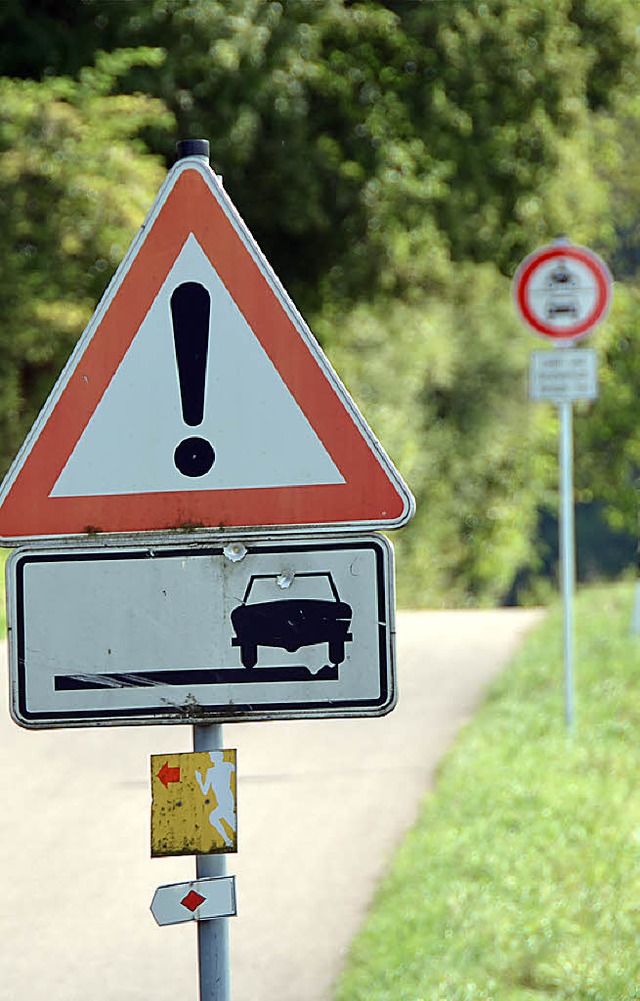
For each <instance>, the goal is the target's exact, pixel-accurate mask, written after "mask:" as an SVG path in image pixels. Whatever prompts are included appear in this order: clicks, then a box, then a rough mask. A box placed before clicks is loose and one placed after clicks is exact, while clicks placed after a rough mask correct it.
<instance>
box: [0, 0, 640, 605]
mask: <svg viewBox="0 0 640 1001" xmlns="http://www.w3.org/2000/svg"><path fill="white" fill-rule="evenodd" d="M636 24H637V18H636V16H635V13H634V5H633V4H632V3H631V2H630V0H629V2H627V0H535V2H533V3H528V4H514V3H510V2H507V0H485V2H474V0H460V2H456V3H415V2H413V0H387V2H386V3H383V2H377V0H362V2H349V0H316V2H309V0H288V2H286V3H284V2H283V3H278V2H272V0H83V2H82V3H80V4H78V3H72V2H71V0H46V2H45V0H34V3H32V4H30V5H29V11H28V12H26V11H25V10H24V8H23V5H21V4H20V3H18V2H17V0H13V2H8V3H6V4H5V5H4V6H3V7H2V9H0V39H2V40H3V41H2V42H0V73H1V74H3V78H2V79H1V80H0V87H1V88H2V94H3V102H2V107H1V108H0V196H1V202H2V206H1V207H0V212H2V221H3V223H4V226H5V233H6V234H8V237H9V238H8V240H7V241H6V243H5V244H4V246H3V248H2V249H1V250H0V254H2V256H3V261H2V263H3V270H4V273H5V274H7V275H9V276H10V291H9V294H8V295H7V296H6V297H5V301H4V303H3V305H2V307H0V309H1V310H2V319H3V324H2V327H1V328H0V330H1V333H0V336H1V337H2V338H3V348H4V352H5V358H6V364H5V366H4V367H3V375H2V377H1V378H0V427H1V428H2V436H1V437H0V442H1V444H2V451H3V460H4V464H5V466H6V464H7V463H8V461H9V460H10V458H11V456H12V455H13V454H14V453H15V450H16V447H17V446H18V444H19V442H20V440H21V438H22V437H23V434H24V430H25V428H26V426H28V424H29V422H30V420H31V419H32V418H33V416H34V414H35V412H36V410H37V408H38V406H39V405H40V404H41V403H42V402H43V398H44V396H45V395H46V392H47V390H48V388H49V386H50V384H51V382H52V380H53V378H54V377H55V375H56V374H57V372H58V371H59V370H60V368H61V366H62V364H63V362H64V360H65V358H66V357H67V356H68V354H69V350H70V347H71V345H72V344H73V342H74V340H75V338H76V337H77V336H78V334H79V332H80V330H81V328H82V326H83V324H84V322H85V321H86V319H87V318H88V316H89V314H90V312H91V309H92V307H93V306H94V305H95V303H96V301H97V299H98V298H99V296H100V294H101V292H102V290H103V288H104V286H105V283H106V281H107V279H108V277H109V276H110V274H111V273H112V271H113V270H114V268H115V266H116V265H117V263H118V261H119V259H120V258H121V256H122V254H123V251H124V249H125V247H126V244H127V243H128V241H129V239H130V238H131V237H132V236H133V233H134V232H135V229H136V227H137V225H138V224H139V223H140V221H141V219H142V216H143V214H144V211H145V209H146V208H148V206H149V204H150V202H151V199H152V198H153V195H154V193H155V190H156V188H157V186H158V184H159V181H160V178H161V176H162V169H161V162H162V161H164V164H165V165H168V164H169V163H170V162H171V161H172V157H173V147H174V143H175V140H176V139H177V138H189V137H206V138H208V139H209V140H210V143H211V150H212V163H213V165H214V167H215V168H216V169H217V170H218V171H219V172H220V173H221V174H223V176H224V182H225V187H226V188H227V189H228V191H229V192H230V194H231V197H232V198H233V200H234V202H235V204H236V205H237V207H238V209H239V210H240V212H241V213H242V215H243V216H244V218H245V220H246V221H247V223H248V225H249V227H250V229H251V230H252V232H253V233H254V235H255V236H256V238H257V240H258V242H259V244H260V245H261V247H262V249H263V250H264V252H265V253H266V255H267V257H268V259H269V260H270V262H271V263H272V265H273V266H274V268H275V270H276V272H277V273H278V275H279V276H280V278H281V279H282V280H283V282H284V284H285V287H287V289H288V290H289V292H290V294H291V295H292V297H293V299H294V301H295V302H296V304H297V305H298V306H299V307H300V308H301V310H302V312H303V313H304V314H305V316H306V318H307V319H308V321H309V322H310V324H311V326H312V329H314V331H315V333H316V335H317V336H318V337H319V339H320V341H321V343H322V344H323V346H324V348H325V350H326V351H327V353H328V355H329V357H330V359H331V360H332V361H333V362H334V364H335V366H336V368H337V370H338V372H339V374H340V375H341V377H342V378H343V380H344V381H345V382H346V384H347V387H348V388H349V389H350V391H351V392H352V394H353V396H354V397H355V399H356V402H358V404H359V405H360V407H361V408H362V410H363V411H364V413H365V416H366V417H367V419H368V420H369V422H370V423H371V424H372V426H373V428H374V430H375V431H376V432H377V434H378V436H379V437H380V438H381V440H382V441H383V444H384V445H385V447H386V448H387V450H388V451H389V452H390V454H391V455H392V458H393V459H394V461H395V462H396V463H397V465H398V466H399V468H400V469H401V471H402V472H403V475H404V476H405V477H406V478H407V479H408V481H409V483H410V484H411V486H412V489H413V490H414V493H415V494H416V497H417V500H418V514H417V516H416V519H415V521H414V523H413V524H412V525H411V526H410V527H409V528H407V529H404V530H403V531H402V532H401V533H399V549H400V553H401V559H400V560H399V568H400V584H401V596H402V599H403V600H404V601H406V602H431V603H434V602H435V603H452V602H456V603H460V602H487V601H496V600H499V599H500V597H501V595H503V594H504V593H505V592H506V591H507V590H508V589H509V586H510V584H511V583H512V581H513V578H514V576H515V575H516V573H517V571H518V569H519V568H520V567H522V566H525V565H527V564H528V563H530V562H531V561H532V560H534V559H535V522H536V515H537V511H538V509H539V507H540V506H541V505H544V504H545V503H548V502H549V498H550V495H551V491H552V486H553V478H554V463H553V434H554V420H553V415H552V414H550V412H549V410H548V409H547V408H545V407H539V408H534V407H532V406H531V405H530V404H529V403H528V402H527V399H526V388H525V376H526V365H527V355H528V350H529V348H530V347H531V340H530V335H528V334H527V333H526V332H524V331H523V330H522V329H521V328H520V326H519V324H518V321H517V320H516V318H515V316H514V313H513V310H512V307H511V303H510V296H509V278H510V276H511V275H512V274H513V272H514V269H515V267H516V266H517V264H518V263H519V261H520V260H521V258H522V257H523V256H524V254H525V253H526V252H528V251H530V250H531V249H533V247H535V246H536V245H538V244H540V243H543V242H546V241H547V240H548V239H550V238H552V237H553V236H556V235H557V234H559V233H561V232H564V233H567V234H568V235H569V236H570V237H571V238H572V239H574V240H576V241H577V242H585V243H589V244H590V245H592V246H594V248H595V249H597V250H600V251H602V252H603V253H604V255H605V257H606V256H607V254H610V255H611V260H612V262H614V264H615V265H616V266H617V267H619V268H620V277H622V278H624V279H625V280H626V282H627V285H628V286H629V287H628V289H627V290H625V291H624V294H622V295H621V296H620V305H619V306H617V307H616V310H617V311H616V312H615V313H614V316H613V317H612V320H611V321H610V323H609V325H608V327H607V334H606V347H605V350H604V352H603V363H604V368H603V376H602V382H603V387H604V390H603V399H602V401H601V404H598V405H597V406H594V407H593V408H591V410H590V411H589V419H588V424H587V422H586V421H585V422H583V423H584V426H583V423H581V422H580V421H579V422H578V428H577V430H578V441H579V449H578V452H579V461H580V464H581V465H580V470H579V477H581V480H580V482H581V483H582V482H583V481H584V482H585V483H586V482H587V481H588V482H589V483H590V484H591V486H590V488H589V489H590V490H591V492H592V493H593V492H595V494H596V495H597V496H600V497H602V498H604V499H606V501H607V503H608V505H609V508H610V511H611V512H612V517H613V518H614V520H616V519H617V523H619V524H625V525H626V526H627V527H629V526H630V524H631V521H632V519H633V517H634V515H633V503H634V502H633V497H634V496H635V495H634V493H633V490H634V487H633V486H631V485H630V484H632V483H633V482H635V481H634V477H637V461H638V432H637V431H636V429H635V426H634V421H633V417H632V408H631V407H630V406H629V407H627V408H626V413H625V416H624V417H623V415H622V414H621V413H619V411H620V410H621V409H622V408H621V406H620V403H619V401H620V400H621V399H625V394H626V396H627V397H628V398H629V399H632V398H633V397H634V396H635V393H636V391H637V387H638V379H639V378H640V365H639V364H638V360H637V357H638V356H637V347H636V345H637V335H636V334H635V333H634V331H633V325H634V322H635V317H636V316H637V310H638V299H637V295H636V293H635V292H634V290H633V283H634V280H635V276H636V275H637V260H638V244H637V238H636V237H635V235H634V234H635V232H636V231H637V230H634V228H633V226H632V225H631V224H630V223H631V221H632V220H633V218H634V217H635V216H634V213H635V214H637V211H638V210H637V198H636V192H637V184H636V182H635V179H634V178H635V175H634V173H633V170H632V169H630V164H631V163H632V159H631V155H632V153H633V150H634V149H635V148H636V147H637V144H638V141H639V140H638V135H639V134H640V129H639V121H638V116H637V113H636V102H635V99H634V94H635V90H636V89H637V81H638V37H637V33H636V30H635V29H636ZM9 40H10V41H9ZM107 53H108V54H107ZM617 277H618V276H617ZM636 326H637V324H636ZM603 343H605V342H604V341H603ZM613 432H615V441H614V444H613V445H612V444H611V441H610V439H609V438H608V436H610V435H611V434H612V433H613ZM607 441H609V444H608V447H607V448H605V452H606V454H605V455H602V456H601V458H602V461H600V458H598V455H600V454H601V453H602V451H603V443H604V442H607ZM582 454H583V457H582ZM614 475H615V477H616V479H615V480H614V479H612V476H614ZM618 480H619V482H618ZM581 489H586V488H583V487H581Z"/></svg>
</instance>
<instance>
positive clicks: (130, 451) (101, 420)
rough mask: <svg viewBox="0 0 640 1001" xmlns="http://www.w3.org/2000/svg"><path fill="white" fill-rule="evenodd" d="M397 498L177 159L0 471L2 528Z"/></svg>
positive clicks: (0, 533)
mask: <svg viewBox="0 0 640 1001" xmlns="http://www.w3.org/2000/svg"><path fill="white" fill-rule="evenodd" d="M412 513H413V498H412V496H411V494H410V492H409V490H408V488H407V487H406V485H405V484H404V482H403V481H402V479H401V477H400V476H399V474H398V473H397V472H396V470H395V469H394V467H393V466H392V464H391V462H390V461H389V459H388V457H387V456H386V455H385V453H384V452H383V450H382V449H381V447H380V445H379V444H378V442H377V441H376V439H375V438H374V436H373V434H372V432H371V431H370V429H369V428H368V426H367V424H366V423H365V421H364V419H363V418H362V416H361V415H360V413H359V412H358V410H357V409H356V407H355V405H354V404H353V401H352V400H351V399H350V397H349V395H348V394H347V392H346V390H345V389H344V387H343V386H342V384H341V383H340V381H339V380H338V378H337V376H336V375H335V373H334V372H333V370H332V369H331V366H330V365H329V363H328V361H327V359H326V358H325V356H324V354H323V353H322V351H321V350H320V348H319V346H318V344H317V342H316V341H315V340H314V338H313V336H312V335H311V333H310V331H309V329H308V328H307V327H306V325H305V324H304V321H303V320H302V319H301V317H300V315H299V314H298V312H297V311H296V309H295V307H294V306H293V304H292V303H291V300H290V299H289V298H288V296H287V294H286V292H285V291H284V289H283V288H282V286H281V285H280V283H279V281H278V279H277V278H276V277H275V275H274V274H273V272H272V270H271V269H270V267H269V265H268V264H267V262H266V260H265V258H264V257H263V255H262V254H261V252H260V251H259V249H258V247H257V246H256V244H255V242H254V241H253V239H252V237H251V234H250V233H249V232H248V230H247V228H246V226H245V225H244V223H243V222H242V220H241V219H240V217H239V215H238V213H237V211H236V209H235V208H234V206H233V205H232V203H231V201H230V200H229V198H228V196H227V195H226V193H225V191H224V189H223V188H222V186H221V184H220V181H219V179H218V178H217V177H216V176H215V174H214V173H213V172H212V171H211V169H210V168H209V167H208V166H207V165H206V164H205V163H204V162H202V160H200V159H198V158H196V157H188V158H186V159H183V160H181V161H180V162H179V163H178V164H177V165H176V166H175V167H174V168H173V169H172V170H171V171H170V173H169V175H168V177H167V180H166V181H165V183H164V185H163V187H162V188H161V190H160V192H159V194H158V196H157V198H156V200H155V202H154V204H153V206H152V208H151V211H150V213H149V215H148V216H147V219H146V220H145V223H144V225H143V227H142V229H141V230H140V232H139V233H138V235H137V237H136V238H135V240H134V241H133V243H132V245H131V247H130V249H129V251H128V253H127V255H126V257H125V259H124V261H123V262H122V264H121V266H120V268H119V269H118V271H117V273H116V275H115V276H114V279H113V281H112V282H111V285H110V286H109V288H108V290H107V292H106V294H105V296H104V297H103V299H102V301H101V303H100V305H99V306H98V309H97V310H96V313H95V314H94V316H93V318H92V320H91V322H90V324H89V326H88V327H87V329H86V330H85V332H84V334H83V336H82V338H81V339H80V341H79V342H78V345H77V347H76V349H75V351H74V353H73V355H72V356H71V358H70V360H69V362H68V364H67V366H66V368H65V369H64V371H63V373H62V375H61V376H60V379H59V380H58V382H57V384H56V386H55V388H54V390H53V392H52V393H51V396H50V397H49V399H48V400H47V403H46V405H45V407H44V409H43V411H42V413H41V414H40V416H39V417H38V420H37V421H36V423H35V424H34V426H33V428H32V430H31V432H30V434H29V436H28V438H27V440H26V442H25V444H24V446H23V448H22V449H21V451H20V453H19V455H18V457H17V459H16V461H15V462H14V464H13V466H12V468H11V470H10V471H9V473H8V475H7V477H6V479H5V481H4V483H3V485H2V489H1V490H0V541H2V542H5V543H15V542H17V541H27V540H29V539H36V538H65V537H76V536H81V535H83V534H86V533H91V534H94V533H96V532H101V533H108V534H110V533H123V532H127V533H129V532H133V533H137V532H166V531H179V530H181V529H184V528H187V527H203V528H218V529H220V528H261V527H266V528H269V529H276V530H277V529H292V528H296V529H301V528H304V527H307V526H308V527H313V528H314V529H317V530H325V529H328V528H330V527H343V528H349V527H351V526H354V527H355V526H357V527H358V528H361V527H363V526H368V527H372V528H377V527H379V528H394V527H398V526H400V525H403V524H405V523H406V522H407V521H408V520H409V518H410V517H411V515H412Z"/></svg>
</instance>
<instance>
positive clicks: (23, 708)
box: [7, 535, 395, 728]
mask: <svg viewBox="0 0 640 1001" xmlns="http://www.w3.org/2000/svg"><path fill="white" fill-rule="evenodd" d="M392 571H393V551H392V549H391V545H390V543H389V542H388V541H387V539H385V538H384V536H378V535H372V536H366V537H343V538H342V539H335V540H332V541H324V540H318V539H315V540H313V539H304V538H299V539H298V540H297V541H295V542H290V543H288V544H287V543H284V544H283V543H277V544H276V543H274V542H273V541H272V540H270V541H261V540H258V541H256V540H244V541H239V540H238V541H234V542H229V543H224V542H222V543H220V544H219V545H209V546H206V545H198V544H192V545H178V544H176V545H174V546H171V545H164V546H158V547H153V548H150V547H142V546H138V547H129V548H122V549H112V548H108V549H107V548H99V547H97V546H96V547H87V546H84V547H76V548H68V549H57V550H53V549H40V550H34V549H23V550H18V551H16V552H15V553H13V555H12V556H11V557H10V558H9V560H8V563H7V594H8V621H9V625H10V644H9V655H10V665H11V689H12V697H11V702H12V715H13V717H14V719H15V720H16V721H17V722H18V723H20V724H22V725H23V726H26V727H29V728H38V727H55V726H87V725H94V726H95V725H117V724H127V723H198V722H232V721H235V720H265V719H294V718H302V717H326V716H369V715H374V716H377V715H383V714H384V713H386V712H389V711H390V710H391V709H392V708H393V705H394V701H395V682H394V643H393V641H394V636H395V628H394V598H393V573H392Z"/></svg>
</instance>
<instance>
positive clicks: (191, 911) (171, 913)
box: [151, 876, 237, 925]
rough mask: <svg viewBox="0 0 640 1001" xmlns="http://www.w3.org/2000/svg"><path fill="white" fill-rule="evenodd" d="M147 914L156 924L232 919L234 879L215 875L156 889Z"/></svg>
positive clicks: (234, 901) (234, 898) (234, 890)
mask: <svg viewBox="0 0 640 1001" xmlns="http://www.w3.org/2000/svg"><path fill="white" fill-rule="evenodd" d="M151 913H152V914H153V916H154V918H155V919H156V921H157V922H158V924H159V925H178V924H183V923H184V922H185V921H209V920H211V919H212V918H229V917H232V916H233V915H235V914H236V913H237V910H236V878H235V876H215V877H211V878H208V879H194V880H193V881H192V882H191V883H173V884H171V885H170V886H159V887H158V889H157V890H156V892H155V893H154V895H153V900H152V901H151Z"/></svg>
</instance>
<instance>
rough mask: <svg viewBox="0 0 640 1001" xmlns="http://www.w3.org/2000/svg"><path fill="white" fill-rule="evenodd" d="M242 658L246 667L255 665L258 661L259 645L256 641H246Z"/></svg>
mask: <svg viewBox="0 0 640 1001" xmlns="http://www.w3.org/2000/svg"><path fill="white" fill-rule="evenodd" d="M240 660H241V661H242V664H243V666H244V667H255V666H256V664H257V663H258V647H257V645H256V644H255V643H245V644H243V646H242V649H241V651H240Z"/></svg>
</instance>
